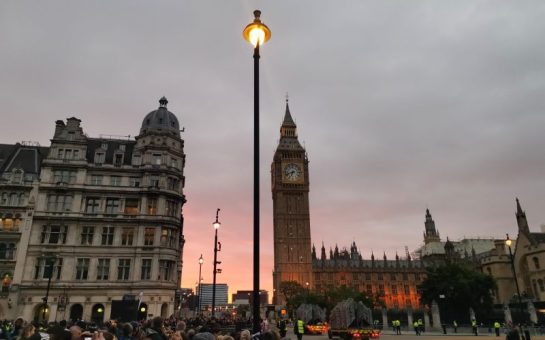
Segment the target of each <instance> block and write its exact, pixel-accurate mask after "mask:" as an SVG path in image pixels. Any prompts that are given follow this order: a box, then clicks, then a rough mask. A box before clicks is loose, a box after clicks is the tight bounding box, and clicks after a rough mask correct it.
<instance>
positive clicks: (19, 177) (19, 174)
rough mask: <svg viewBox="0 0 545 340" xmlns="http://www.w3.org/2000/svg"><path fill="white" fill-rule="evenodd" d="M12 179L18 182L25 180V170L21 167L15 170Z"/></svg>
mask: <svg viewBox="0 0 545 340" xmlns="http://www.w3.org/2000/svg"><path fill="white" fill-rule="evenodd" d="M11 181H12V182H13V183H17V184H19V183H21V182H22V181H23V171H22V170H19V169H18V170H15V171H13V174H12V175H11Z"/></svg>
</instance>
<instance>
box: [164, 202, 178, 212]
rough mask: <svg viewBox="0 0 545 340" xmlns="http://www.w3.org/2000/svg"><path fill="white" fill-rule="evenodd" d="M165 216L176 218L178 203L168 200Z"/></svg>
mask: <svg viewBox="0 0 545 340" xmlns="http://www.w3.org/2000/svg"><path fill="white" fill-rule="evenodd" d="M165 215H167V216H176V201H173V200H167V205H166V207H165Z"/></svg>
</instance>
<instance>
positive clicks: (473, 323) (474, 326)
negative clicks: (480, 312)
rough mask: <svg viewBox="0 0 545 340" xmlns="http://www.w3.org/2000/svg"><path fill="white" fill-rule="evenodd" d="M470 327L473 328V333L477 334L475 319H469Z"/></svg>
mask: <svg viewBox="0 0 545 340" xmlns="http://www.w3.org/2000/svg"><path fill="white" fill-rule="evenodd" d="M471 328H472V329H473V335H475V336H477V320H475V319H473V320H471Z"/></svg>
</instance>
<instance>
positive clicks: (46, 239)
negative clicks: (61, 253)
mask: <svg viewBox="0 0 545 340" xmlns="http://www.w3.org/2000/svg"><path fill="white" fill-rule="evenodd" d="M66 232H67V227H66V226H59V225H44V226H43V227H42V235H41V243H47V244H65V243H66Z"/></svg>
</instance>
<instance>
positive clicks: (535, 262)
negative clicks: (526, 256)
mask: <svg viewBox="0 0 545 340" xmlns="http://www.w3.org/2000/svg"><path fill="white" fill-rule="evenodd" d="M532 261H534V266H535V267H536V269H539V259H538V258H537V257H536V256H534V257H532Z"/></svg>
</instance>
